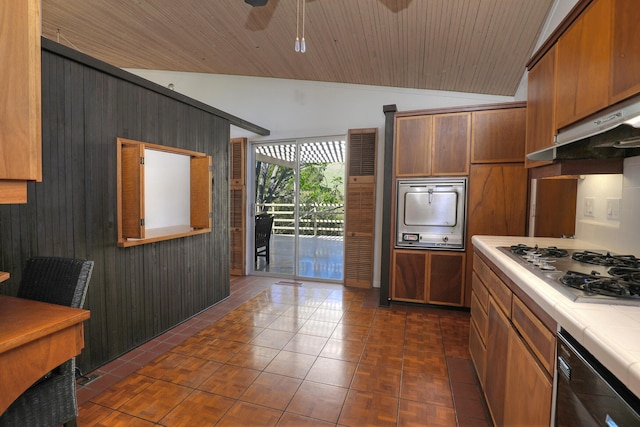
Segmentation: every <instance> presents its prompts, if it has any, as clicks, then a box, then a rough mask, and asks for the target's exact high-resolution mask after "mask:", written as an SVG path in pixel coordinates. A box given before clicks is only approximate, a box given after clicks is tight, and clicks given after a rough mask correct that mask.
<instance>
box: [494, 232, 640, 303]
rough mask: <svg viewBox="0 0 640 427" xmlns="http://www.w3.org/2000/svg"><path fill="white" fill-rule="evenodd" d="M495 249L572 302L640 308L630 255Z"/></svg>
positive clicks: (636, 269)
mask: <svg viewBox="0 0 640 427" xmlns="http://www.w3.org/2000/svg"><path fill="white" fill-rule="evenodd" d="M498 249H499V250H500V251H502V252H504V253H505V254H507V255H508V256H509V257H510V258H511V259H513V260H514V261H516V262H517V263H518V264H520V265H521V266H522V267H524V268H526V269H527V270H529V271H531V272H532V273H533V274H535V275H536V276H537V277H539V278H540V279H542V280H544V281H545V282H546V283H548V284H549V285H550V286H553V287H554V289H556V290H557V291H558V292H560V293H562V294H563V295H564V296H566V297H567V298H569V299H570V300H572V301H574V302H578V303H601V304H619V305H634V306H635V305H638V306H640V260H638V259H637V258H636V257H634V256H632V255H617V254H611V253H610V252H608V251H606V250H576V249H562V248H556V247H537V246H533V247H531V246H526V245H514V246H511V247H499V248H498Z"/></svg>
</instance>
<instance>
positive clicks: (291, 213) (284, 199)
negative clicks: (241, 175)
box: [250, 137, 345, 282]
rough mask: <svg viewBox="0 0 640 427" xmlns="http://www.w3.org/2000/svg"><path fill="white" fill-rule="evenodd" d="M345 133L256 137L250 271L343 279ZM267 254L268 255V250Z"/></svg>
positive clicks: (321, 278)
mask: <svg viewBox="0 0 640 427" xmlns="http://www.w3.org/2000/svg"><path fill="white" fill-rule="evenodd" d="M344 150H345V138H344V137H331V138H312V139H304V140H300V139H298V140H292V141H278V142H269V143H254V144H253V146H252V155H253V159H252V164H253V165H254V166H255V167H254V168H253V172H254V176H253V177H252V178H251V181H250V182H253V183H254V192H253V194H254V198H253V206H254V212H253V213H254V214H255V215H256V218H255V219H256V223H255V225H254V235H255V236H258V237H259V236H261V235H262V230H261V228H263V225H262V224H263V221H264V219H265V218H269V219H268V220H267V221H271V223H272V228H271V234H270V241H269V242H268V245H267V247H265V245H264V241H262V240H260V239H257V240H256V239H253V244H254V248H253V252H252V253H254V254H255V257H254V261H255V263H254V273H255V274H269V275H274V276H287V277H293V278H313V279H314V280H316V279H317V280H328V281H338V282H341V281H342V280H343V265H344V244H343V242H344V188H345V186H344V185H345V169H344ZM267 253H268V254H269V257H268V258H267V256H266V254H267Z"/></svg>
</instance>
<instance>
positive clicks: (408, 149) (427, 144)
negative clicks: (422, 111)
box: [395, 116, 433, 177]
mask: <svg viewBox="0 0 640 427" xmlns="http://www.w3.org/2000/svg"><path fill="white" fill-rule="evenodd" d="M395 129H396V141H395V157H396V164H395V169H396V176H403V177H411V176H416V177H419V176H429V175H431V154H432V144H431V138H432V131H433V116H411V117H398V118H397V119H396V126H395Z"/></svg>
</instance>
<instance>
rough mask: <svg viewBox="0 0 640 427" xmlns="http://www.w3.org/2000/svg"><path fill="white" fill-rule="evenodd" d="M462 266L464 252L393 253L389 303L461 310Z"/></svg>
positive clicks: (462, 292) (409, 251)
mask: <svg viewBox="0 0 640 427" xmlns="http://www.w3.org/2000/svg"><path fill="white" fill-rule="evenodd" d="M464 265H465V254H464V253H463V252H442V251H426V250H419V249H418V250H401V249H399V250H395V251H394V252H393V272H392V275H393V279H392V284H391V299H392V300H397V301H408V302H419V303H429V304H442V305H452V306H461V305H462V304H463V298H464V289H463V285H464Z"/></svg>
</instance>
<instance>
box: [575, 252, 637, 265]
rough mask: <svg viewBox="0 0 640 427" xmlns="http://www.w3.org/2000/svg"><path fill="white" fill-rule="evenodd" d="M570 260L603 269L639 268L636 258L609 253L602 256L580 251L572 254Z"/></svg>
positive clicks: (601, 254) (597, 253) (596, 253)
mask: <svg viewBox="0 0 640 427" xmlns="http://www.w3.org/2000/svg"><path fill="white" fill-rule="evenodd" d="M571 258H572V259H574V260H576V261H579V262H584V263H586V264H593V265H602V266H605V267H630V268H638V267H640V262H639V261H638V258H636V257H635V256H633V255H611V253H609V252H607V253H606V254H603V253H599V252H592V251H581V252H574V253H573V254H572V255H571Z"/></svg>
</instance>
